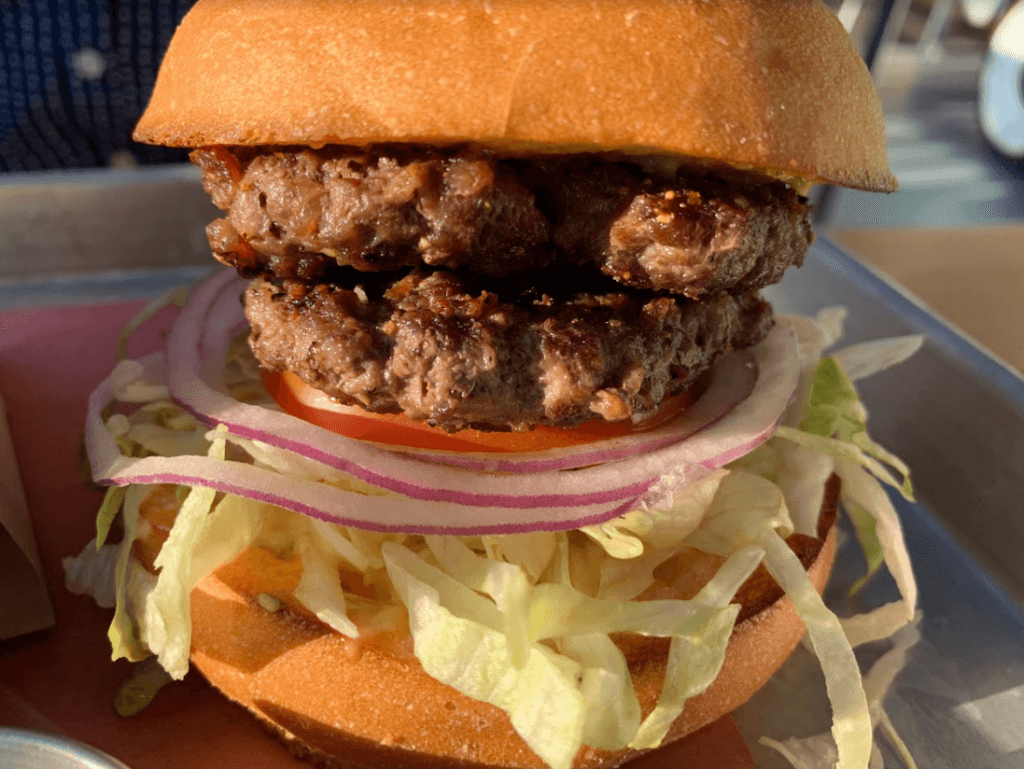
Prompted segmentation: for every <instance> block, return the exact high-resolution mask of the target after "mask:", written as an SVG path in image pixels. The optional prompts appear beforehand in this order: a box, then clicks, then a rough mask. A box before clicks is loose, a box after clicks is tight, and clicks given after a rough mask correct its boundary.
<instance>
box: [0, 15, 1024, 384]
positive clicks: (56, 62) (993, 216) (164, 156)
mask: <svg viewBox="0 0 1024 769" xmlns="http://www.w3.org/2000/svg"><path fill="white" fill-rule="evenodd" d="M827 2H828V5H829V6H830V7H831V8H832V10H833V11H834V12H835V13H836V14H837V15H838V17H839V19H840V20H841V21H842V22H843V24H844V25H845V26H846V28H847V29H848V30H849V31H850V32H851V35H852V36H853V38H854V40H855V42H856V43H857V45H858V47H859V48H860V50H861V52H862V53H863V55H864V57H865V59H866V61H867V62H868V64H869V66H870V68H871V70H872V73H873V76H874V78H875V81H876V84H877V86H878V88H879V91H880V93H881V96H882V100H883V103H884V107H885V111H886V116H887V133H888V139H889V151H890V159H891V162H892V166H893V170H894V172H895V174H896V176H897V177H898V178H899V180H900V185H901V189H900V191H899V192H898V193H895V194H893V195H888V196H887V195H875V194H867V193H858V192H852V191H848V190H835V189H824V190H819V191H818V199H817V201H816V203H817V208H816V211H817V217H818V226H819V231H821V232H823V233H825V234H826V236H828V237H831V238H833V239H835V240H836V241H838V242H839V243H840V244H841V245H843V246H844V247H845V248H846V249H848V250H850V251H852V252H853V253H855V254H856V255H857V256H858V257H860V258H861V259H863V260H865V261H866V262H867V263H869V264H871V265H873V266H874V267H876V268H877V269H879V270H881V271H882V272H883V273H884V274H885V275H887V276H888V277H890V278H892V279H894V280H895V281H897V282H898V283H899V284H901V285H902V286H904V287H905V288H907V289H908V290H909V291H910V292H911V293H912V294H914V295H915V296H916V297H917V298H918V299H920V301H921V302H922V303H924V304H926V305H927V306H929V307H931V308H933V309H934V310H935V311H936V312H938V313H939V314H940V315H942V316H943V317H945V318H947V319H949V320H951V321H952V322H953V323H954V324H956V325H957V326H959V327H960V328H962V329H964V330H966V331H967V333H968V334H970V335H972V336H974V337H975V338H976V339H979V340H980V341H981V342H982V343H983V344H984V345H985V346H987V347H988V348H989V349H991V350H994V351H995V352H996V353H997V355H999V356H1000V357H1001V358H1002V359H1003V360H1004V361H1007V362H1008V363H1010V364H1011V365H1012V366H1013V367H1015V368H1016V369H1017V370H1024V340H1022V339H1021V338H1019V337H1020V335H1018V334H1016V333H1011V332H1015V329H1016V328H1017V327H1020V326H1024V293H1022V287H1024V259H1022V257H1024V0H827ZM191 4H192V0H105V1H104V0H0V234H2V236H3V237H2V238H0V282H2V281H4V280H7V281H11V280H20V281H22V282H24V281H25V280H31V279H36V278H40V279H43V278H46V277H47V276H50V277H52V276H60V275H67V274H71V273H75V272H78V271H82V272H93V273H96V272H103V271H106V270H115V271H116V270H119V269H123V268H124V267H125V266H127V265H129V264H130V265H131V266H137V267H146V268H155V269H180V268H182V267H183V266H186V267H187V266H188V265H197V266H198V265H206V264H208V261H207V260H208V259H209V256H208V250H207V248H206V243H205V238H204V237H203V233H202V223H203V222H205V221H208V220H209V219H210V218H212V217H211V214H212V209H211V208H210V204H209V203H208V202H207V200H206V198H205V196H204V194H203V193H202V192H201V190H199V189H198V185H197V184H196V179H197V178H198V177H197V175H196V174H195V173H194V172H193V171H191V170H190V169H189V167H188V166H187V165H183V161H185V159H186V158H185V153H184V152H182V151H176V150H168V149H164V148H154V147H146V146H143V145H139V144H136V143H134V142H132V141H131V130H132V127H133V126H134V124H135V121H136V120H137V118H138V116H139V115H140V114H141V112H142V109H143V108H144V106H145V102H146V99H147V97H148V94H149V92H150V89H151V88H152V85H153V81H154V79H155V76H156V71H157V67H158V64H159V61H160V58H161V56H162V55H163V52H164V50H165V49H166V47H167V44H168V42H169V40H170V37H171V34H172V33H173V31H174V28H175V26H176V25H177V23H178V22H179V21H180V19H181V18H182V17H183V16H184V15H185V13H186V12H187V11H188V8H189V7H190V6H191ZM112 210H116V211H117V212H118V213H117V214H116V216H117V224H116V226H112V224H111V213H110V212H111V211H112ZM93 214H95V218H93V216H92V215H93ZM127 252H130V253H127ZM994 306H998V307H999V308H1000V315H999V317H998V322H995V320H996V319H995V318H993V317H991V316H992V315H993V310H992V308H993V307H994Z"/></svg>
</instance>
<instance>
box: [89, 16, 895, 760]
mask: <svg viewBox="0 0 1024 769" xmlns="http://www.w3.org/2000/svg"><path fill="white" fill-rule="evenodd" d="M136 138H137V139H139V140H141V141H144V142H150V143H155V144H162V145H169V146H184V147H192V148H195V149H194V151H193V153H192V160H193V162H194V163H195V164H196V165H197V166H198V167H199V168H200V169H201V171H202V174H203V183H204V186H205V188H206V190H207V191H208V192H209V194H210V195H211V197H212V199H213V202H214V203H215V204H216V205H217V206H218V207H219V208H220V209H221V210H222V211H223V216H222V218H218V219H216V220H215V221H213V222H212V223H211V224H210V225H209V227H208V228H207V234H208V236H209V241H210V245H211V249H212V251H213V254H214V256H215V257H216V259H217V260H218V261H219V262H221V263H222V264H223V265H226V267H227V269H223V270H221V271H218V272H216V273H215V274H213V275H212V276H211V277H210V278H209V279H207V280H206V281H204V282H203V283H201V284H200V285H199V286H198V287H196V288H195V290H194V291H192V292H191V294H190V296H189V297H188V299H187V300H186V301H185V303H184V307H183V308H182V310H181V312H180V315H179V316H178V318H177V320H176V321H175V322H174V325H173V327H172V328H171V330H170V333H169V336H168V338H167V345H166V349H164V350H161V351H158V352H156V353H154V354H153V355H150V356H149V357H147V358H144V359H141V360H135V361H128V360H125V361H122V362H121V363H119V364H118V366H117V368H116V369H115V370H114V372H113V373H112V375H111V377H110V378H109V379H108V380H106V381H105V382H104V383H103V384H102V385H101V386H100V388H98V389H97V391H96V392H95V393H94V395H93V398H92V402H91V404H90V409H91V410H90V417H89V424H88V426H87V444H88V446H89V449H90V459H91V463H92V469H93V475H94V478H95V479H96V480H97V481H99V482H101V483H104V484H107V485H109V486H110V490H109V492H108V496H107V499H106V501H105V503H104V507H103V509H102V510H101V513H100V516H99V533H98V536H97V541H96V543H95V546H92V547H91V551H95V550H96V548H97V547H98V546H100V545H103V543H104V540H105V539H106V536H107V531H108V530H109V528H110V525H111V521H113V520H114V519H115V517H118V516H119V517H120V520H121V522H122V524H121V528H123V531H124V536H123V538H122V541H121V543H120V544H119V545H106V547H108V548H114V551H113V552H115V555H114V556H112V560H111V563H112V564H113V577H112V578H113V579H114V581H115V583H116V586H117V587H116V603H117V609H116V613H115V617H114V621H113V624H112V626H111V633H110V635H111V640H112V642H113V645H114V649H115V655H121V656H127V657H129V658H131V659H142V658H144V657H146V656H148V655H155V656H156V658H157V660H158V661H159V663H160V664H161V665H162V666H163V667H164V668H165V669H166V670H167V672H168V673H170V674H171V675H172V676H173V677H181V676H182V675H184V673H185V671H186V670H187V669H188V668H189V666H190V665H194V666H195V667H197V668H198V669H199V670H200V671H202V673H203V675H204V676H206V678H207V679H208V680H209V681H210V682H211V683H212V684H213V686H215V687H216V688H217V689H219V690H220V691H222V692H223V693H224V694H225V695H226V696H227V697H229V698H231V699H233V700H235V701H237V702H239V703H241V704H242V705H243V706H245V707H246V708H248V709H249V710H250V711H251V712H252V713H253V714H254V715H255V716H256V717H257V718H259V719H260V721H261V722H262V723H264V724H266V725H267V726H268V727H269V729H270V730H271V731H272V732H274V733H275V734H277V735H279V736H280V737H282V738H283V739H284V740H286V741H287V742H288V743H289V745H291V746H292V747H293V749H294V750H295V751H296V752H299V753H301V754H302V755H306V756H309V757H311V758H312V759H314V760H315V761H316V762H318V763H320V764H322V765H326V766H345V767H348V766H359V767H370V766H373V767H378V766H395V767H399V766H401V767H415V766H431V767H433V766H466V767H543V766H550V767H554V768H555V769H568V767H578V768H580V769H582V768H583V767H593V768H597V767H612V766H618V765H620V764H623V763H625V762H627V761H630V760H631V759H633V758H635V757H636V756H638V755H639V754H641V753H643V752H645V751H648V750H651V749H654V748H656V747H658V746H660V745H664V744H668V743H670V742H672V741H675V740H678V739H680V738H682V737H683V736H684V735H687V734H690V733H692V732H694V731H696V730H698V729H700V728H701V727H704V726H705V725H707V724H710V723H712V722H715V721H716V720H718V719H720V718H721V717H723V716H726V715H727V714H728V713H730V712H731V711H732V710H733V709H735V708H736V707H738V706H739V705H740V704H742V703H744V702H745V701H747V700H748V699H749V698H750V697H751V696H752V695H753V694H754V693H755V692H756V691H757V690H758V689H759V688H760V687H761V686H762V685H763V684H764V683H765V682H766V681H767V680H768V678H769V677H770V676H771V675H772V674H773V672H774V671H775V670H776V669H777V668H778V667H779V666H780V665H781V664H782V662H783V661H784V660H785V659H786V657H787V656H788V655H789V653H790V652H791V651H792V650H793V648H794V647H795V646H796V645H797V643H798V642H799V641H800V639H801V637H802V636H803V635H804V633H805V632H807V634H808V637H809V639H810V643H811V645H812V646H813V647H814V649H815V651H816V652H817V653H818V655H819V657H820V658H821V660H822V664H823V669H824V671H825V677H826V682H827V686H828V691H829V695H830V698H831V701H832V705H833V711H834V712H833V716H834V721H835V725H834V727H833V735H834V739H835V749H836V750H837V754H838V756H839V762H840V765H841V766H866V765H867V760H868V756H869V755H870V752H871V745H872V728H873V726H872V716H871V709H870V708H869V705H868V699H867V696H866V695H865V693H864V690H863V688H862V687H861V686H860V683H859V680H860V679H859V673H858V669H857V664H856V660H855V658H854V655H853V650H852V647H853V646H854V645H857V644H859V643H861V642H863V641H864V640H871V639H877V638H880V637H883V636H885V635H886V634H887V633H889V632H891V631H892V630H893V629H894V628H896V627H898V626H899V625H900V624H903V623H905V622H907V621H908V620H909V619H910V617H911V616H912V614H913V605H914V588H913V577H912V574H911V573H910V571H909V565H908V563H907V560H906V551H905V549H904V548H903V546H902V535H901V533H900V530H899V524H898V521H897V520H896V518H895V515H894V513H893V511H892V507H891V505H890V504H889V502H888V499H887V497H886V495H885V493H884V492H883V491H882V486H881V485H880V483H883V482H887V483H891V484H892V485H894V486H896V487H900V488H903V489H904V491H909V488H908V487H909V484H908V483H907V481H906V479H905V477H901V475H903V476H905V468H904V467H903V466H902V463H901V462H900V461H899V460H898V459H896V458H895V457H893V456H892V455H890V454H888V453H887V452H885V450H884V449H882V448H881V447H880V446H878V445H877V444H875V443H874V442H873V441H871V440H870V438H868V437H867V433H866V431H865V427H864V411H863V407H862V406H861V405H860V402H859V400H858V399H857V396H856V392H855V391H854V390H853V388H852V386H851V381H852V378H853V377H855V376H856V374H857V372H858V371H859V372H863V371H866V370H873V369H875V368H877V367H878V366H877V365H875V364H876V362H877V361H879V360H882V359H885V358H887V357H891V355H889V353H891V347H892V346H891V344H890V345H887V344H886V343H880V344H879V345H876V346H874V347H870V346H869V347H868V348H863V347H861V348H859V350H858V351H857V352H856V354H848V355H846V356H845V357H844V356H843V355H842V354H839V355H836V356H829V357H822V352H823V351H824V350H825V348H827V347H828V346H829V345H830V344H831V343H832V342H834V341H835V339H836V338H837V336H838V331H837V327H838V322H837V318H838V315H837V314H836V313H832V314H825V315H822V316H820V317H819V318H818V319H815V320H812V319H799V318H783V317H776V316H775V315H774V314H773V311H772V308H771V307H770V305H769V304H768V303H767V302H766V301H765V300H764V299H763V298H762V297H761V295H760V293H759V292H760V290H761V289H762V288H764V287H765V286H768V285H770V284H772V283H775V282H777V281H778V280H779V279H780V278H781V277H782V275H783V273H784V271H785V270H786V269H787V268H788V267H790V266H799V265H800V263H801V261H802V260H803V258H804V255H805V252H806V250H807V248H808V246H809V245H810V243H811V242H812V240H813V234H812V229H811V222H810V220H811V207H810V205H809V203H808V200H807V197H806V195H807V194H808V192H809V190H810V188H811V187H812V185H814V184H817V183H830V184H840V185H846V186H851V187H856V188H859V189H867V190H879V191H891V190H893V189H894V188H895V186H896V182H895V179H894V178H893V176H892V174H891V173H890V171H889V168H888V165H887V161H886V153H885V140H884V128H883V124H882V116H881V111H880V107H879V104H878V100H877V97H876V95H875V93H874V91H873V89H872V85H871V82H870V78H869V76H868V73H867V71H866V70H865V67H864V65H863V63H862V62H861V60H860V58H859V56H858V54H857V52H856V51H855V49H854V48H853V46H852V45H851V43H850V41H849V40H848V38H847V36H846V34H845V33H844V31H843V29H842V28H841V26H840V25H839V23H838V22H837V21H836V19H835V18H833V16H832V15H831V14H830V12H829V11H828V10H827V8H825V7H824V6H823V5H822V4H820V3H818V2H811V1H810V0H807V1H801V2H786V3H779V2H768V1H767V0H761V1H758V0H728V1H725V0H723V2H717V3H707V2H698V0H662V1H660V2H652V3H645V4H638V3H635V2H633V1H632V0H629V2H626V1H624V0H598V1H597V2H592V1H589V0H588V1H587V2H583V0H578V1H577V0H573V1H572V2H559V3H541V2H528V1H527V0H451V2H440V3H438V2H426V0H409V1H407V2H394V3H384V2H380V0H351V2H325V1H324V0H319V1H317V0H232V1H231V2H228V1H227V0H200V2H198V3H197V4H196V5H195V7H194V8H193V9H192V11H191V12H190V13H189V14H188V16H187V17H186V18H185V19H184V21H183V22H182V24H181V26H180V28H179V29H178V30H177V32H176V33H175V36H174V38H173V40H172V41H171V44H170V48H169V50H168V52H167V55H166V58H165V59H164V61H163V64H162V66H161V69H160V73H159V76H158V78H157V83H156V88H155V91H154V93H153V96H152V100H151V101H150V104H149V106H148V108H147V110H146V112H145V114H144V115H143V117H142V119H141V121H140V123H139V125H138V127H137V129H136ZM851 362H852V363H855V364H856V365H851ZM840 500H842V501H843V502H844V503H845V506H846V507H847V509H849V510H850V511H851V518H852V520H853V526H854V529H855V531H856V532H857V534H858V537H859V538H860V539H861V540H862V543H863V544H864V546H865V548H866V551H867V552H868V555H869V562H871V563H875V564H877V563H878V562H880V561H881V560H885V561H886V563H887V564H888V566H889V570H890V571H891V572H892V573H893V575H894V576H895V577H896V581H897V584H898V585H899V586H900V588H901V590H902V594H903V598H902V600H901V601H900V602H898V603H896V604H893V605H890V606H884V607H881V608H880V609H877V610H875V611H874V612H872V613H869V614H868V615H866V616H862V617H860V618H852V619H846V620H844V621H840V620H839V619H838V618H836V617H835V616H834V615H833V614H832V613H831V612H829V611H828V609H826V608H825V606H824V604H823V603H822V601H821V599H820V597H819V593H820V591H821V590H822V589H823V586H824V583H825V580H826V578H827V575H828V571H829V568H830V565H831V562H832V560H833V557H834V554H835V549H836V543H835V533H834V522H835V520H836V514H837V508H838V506H839V502H840ZM87 551H90V548H87V549H86V551H83V555H82V556H80V558H86V557H90V556H88V552H87ZM876 556H877V557H876Z"/></svg>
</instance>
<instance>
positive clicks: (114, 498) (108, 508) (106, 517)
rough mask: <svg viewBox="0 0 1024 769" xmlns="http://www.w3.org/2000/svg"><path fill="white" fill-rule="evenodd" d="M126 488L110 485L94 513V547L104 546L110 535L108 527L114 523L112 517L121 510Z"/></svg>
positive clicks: (115, 516)
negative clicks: (97, 510) (96, 511)
mask: <svg viewBox="0 0 1024 769" xmlns="http://www.w3.org/2000/svg"><path fill="white" fill-rule="evenodd" d="M125 493H126V489H125V488H124V487H123V486H111V487H110V488H109V489H107V493H106V494H105V495H104V497H103V504H102V505H100V509H99V512H98V513H96V539H95V540H94V541H95V543H96V549H97V550H99V549H100V548H102V547H104V543H105V542H106V541H107V537H108V536H109V535H110V527H111V526H113V525H114V519H115V518H117V514H118V513H119V512H121V505H123V504H124V497H125Z"/></svg>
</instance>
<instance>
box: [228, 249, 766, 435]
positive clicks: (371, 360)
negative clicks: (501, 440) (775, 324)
mask: <svg viewBox="0 0 1024 769" xmlns="http://www.w3.org/2000/svg"><path fill="white" fill-rule="evenodd" d="M361 277H362V278H368V276H361ZM350 285H351V286H352V287H351V288H344V287H342V286H341V285H338V284H336V283H335V284H310V283H305V282H299V281H280V280H277V281H273V280H269V279H262V278H261V279H257V280H255V281H253V283H252V284H251V285H250V287H249V289H248V291H247V293H246V315H247V316H248V318H249V322H250V324H251V325H252V329H253V331H252V335H251V338H250V341H251V344H252V347H253V350H254V352H255V354H256V356H257V358H258V359H259V360H260V361H261V362H262V363H263V365H265V366H267V367H269V368H271V369H274V370H290V371H292V372H294V373H296V374H297V375H298V376H299V377H301V378H302V379H303V380H305V381H306V382H308V383H309V384H311V385H312V386H314V387H316V388H317V389H319V390H322V391H323V392H325V393H327V394H328V395H331V396H332V397H335V398H337V399H338V400H339V401H340V402H342V403H345V404H348V405H358V406H362V407H363V408H365V409H367V410H369V411H375V412H392V413H397V412H404V413H405V414H406V415H407V416H409V417H411V418H413V419H418V420H427V421H430V422H431V423H434V424H437V425H439V426H441V427H444V428H445V429H447V430H450V431H455V430H459V429H462V428H464V427H470V426H472V427H482V428H485V429H509V428H511V429H527V428H528V427H529V426H531V425H551V426H559V427H573V426H576V425H578V424H580V423H581V422H583V421H585V420H587V419H590V418H593V417H595V416H601V417H604V418H605V419H608V420H611V421H617V420H621V419H633V420H641V419H643V418H645V417H648V416H651V415H653V414H654V413H655V412H656V411H657V409H658V406H659V405H660V403H661V401H662V399H663V398H664V397H666V396H667V395H670V394H673V393H676V392H679V391H681V390H683V389H685V388H686V387H688V386H690V385H691V384H693V383H694V382H695V381H696V380H697V378H698V377H699V376H700V374H702V373H703V372H705V371H706V370H707V369H709V368H710V367H711V366H712V365H713V364H714V362H715V361H716V360H718V359H719V358H720V357H721V356H722V355H723V354H724V353H725V352H726V351H728V350H730V349H733V348H742V347H746V346H749V345H751V344H754V343H756V342H757V341H759V340H760V339H761V338H762V337H763V336H764V334H765V333H767V330H768V328H769V326H770V325H771V309H770V307H769V306H768V305H767V303H765V302H764V301H763V300H761V299H760V298H759V297H758V296H757V295H756V294H754V293H748V294H743V295H738V296H728V295H721V296H719V297H716V298H715V299H714V300H713V301H708V302H699V303H698V302H691V301H687V300H684V299H677V298H674V297H668V296H653V295H642V294H637V293H634V292H625V291H610V292H604V293H591V292H588V291H579V292H573V291H568V292H567V296H566V297H565V298H563V299H562V300H561V301H555V300H554V299H553V298H552V297H551V296H548V295H545V294H543V293H539V292H537V291H535V290H532V289H529V288H527V289H521V288H517V289H516V290H515V292H514V294H513V295H508V294H506V295H504V296H498V295H495V294H494V293H491V292H489V291H487V290H481V289H479V288H476V287H474V286H472V285H469V284H467V282H466V281H465V280H463V279H462V278H461V277H459V276H458V275H456V274H455V273H453V272H450V271H448V270H428V269H426V268H415V269H414V270H412V271H411V272H410V273H408V274H407V275H405V276H404V277H401V278H391V277H385V276H380V278H379V279H376V280H374V279H373V278H372V276H369V279H366V280H363V281H362V282H359V283H355V284H350Z"/></svg>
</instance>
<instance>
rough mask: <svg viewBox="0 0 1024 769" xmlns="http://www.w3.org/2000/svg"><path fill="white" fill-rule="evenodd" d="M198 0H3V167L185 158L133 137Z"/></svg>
mask: <svg viewBox="0 0 1024 769" xmlns="http://www.w3.org/2000/svg"><path fill="white" fill-rule="evenodd" d="M193 2H194V0H0V171H33V170H41V169H48V168H93V167H103V166H110V165H132V164H148V163H160V162H171V161H182V160H184V159H185V153H184V151H181V150H169V149H165V148H161V147H146V146H143V145H140V144H136V143H135V142H133V141H132V140H131V132H132V128H133V127H134V126H135V122H136V121H137V120H138V118H139V115H141V114H142V110H143V108H144V107H145V104H146V100H147V99H148V98H149V93H150V91H151V89H152V87H153V82H154V80H155V78H156V71H157V67H158V65H159V63H160V58H161V57H162V56H163V53H164V51H165V50H166V49H167V44H168V43H169V42H170V39H171V34H172V33H173V32H174V28H175V27H176V26H177V24H178V22H179V21H180V20H181V18H182V17H183V16H184V15H185V13H186V12H187V11H188V9H189V7H191V5H192V3H193Z"/></svg>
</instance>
